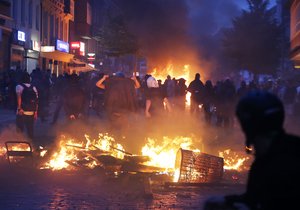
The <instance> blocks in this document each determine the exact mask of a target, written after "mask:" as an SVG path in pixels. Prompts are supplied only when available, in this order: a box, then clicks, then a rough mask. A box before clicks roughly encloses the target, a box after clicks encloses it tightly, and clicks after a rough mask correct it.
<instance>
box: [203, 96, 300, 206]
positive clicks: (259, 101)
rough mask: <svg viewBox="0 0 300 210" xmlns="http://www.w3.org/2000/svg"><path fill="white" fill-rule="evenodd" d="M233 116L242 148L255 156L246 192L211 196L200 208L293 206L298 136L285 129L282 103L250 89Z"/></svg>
mask: <svg viewBox="0 0 300 210" xmlns="http://www.w3.org/2000/svg"><path fill="white" fill-rule="evenodd" d="M236 115H237V118H238V120H239V122H240V125H241V128H242V130H243V132H244V134H245V137H246V141H245V146H246V151H247V153H253V154H254V157H255V159H254V161H253V163H252V165H251V168H250V171H249V174H248V181H247V187H246V192H245V193H244V194H241V195H227V196H225V197H222V198H219V199H216V198H211V199H209V200H208V201H207V202H206V204H205V206H204V209H205V210H210V209H224V208H225V207H229V206H230V207H234V206H235V207H237V206H241V204H243V205H244V207H247V208H244V209H259V210H262V209H263V210H271V209H297V207H296V206H299V203H298V199H299V198H298V191H299V189H300V179H299V176H300V172H299V168H300V138H299V137H297V136H294V135H291V134H287V133H286V132H285V130H284V127H283V124H284V115H285V113H284V107H283V104H282V102H281V101H280V99H279V98H278V97H277V96H276V95H274V94H271V93H269V92H265V91H251V92H249V93H248V94H247V95H245V96H244V97H242V98H241V99H240V101H239V102H238V104H237V107H236ZM236 209H238V208H236Z"/></svg>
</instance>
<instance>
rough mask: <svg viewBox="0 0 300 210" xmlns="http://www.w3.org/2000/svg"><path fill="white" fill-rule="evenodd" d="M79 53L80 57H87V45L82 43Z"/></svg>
mask: <svg viewBox="0 0 300 210" xmlns="http://www.w3.org/2000/svg"><path fill="white" fill-rule="evenodd" d="M79 52H80V55H82V56H85V44H84V43H83V42H80V48H79Z"/></svg>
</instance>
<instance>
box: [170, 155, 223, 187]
mask: <svg viewBox="0 0 300 210" xmlns="http://www.w3.org/2000/svg"><path fill="white" fill-rule="evenodd" d="M223 166H224V159H223V158H221V157H217V156H213V155H209V154H205V153H202V152H200V153H195V152H193V151H191V150H184V149H179V150H178V152H177V155H176V163H175V168H176V169H179V179H178V182H179V183H214V182H219V181H221V179H222V176H223Z"/></svg>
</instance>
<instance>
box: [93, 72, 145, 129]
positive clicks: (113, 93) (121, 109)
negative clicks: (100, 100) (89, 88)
mask: <svg viewBox="0 0 300 210" xmlns="http://www.w3.org/2000/svg"><path fill="white" fill-rule="evenodd" d="M96 86H97V87H99V88H101V89H104V90H105V93H104V107H105V110H106V113H107V115H108V118H109V120H110V123H111V128H112V129H117V130H122V129H124V128H126V127H128V125H129V124H128V114H129V113H130V112H135V111H136V110H137V107H138V105H137V94H136V89H137V88H140V83H139V81H138V80H137V78H136V76H133V77H131V78H126V77H125V75H124V73H123V72H117V73H116V74H115V75H114V76H109V75H104V76H103V77H102V78H101V79H100V80H99V81H98V82H97V83H96Z"/></svg>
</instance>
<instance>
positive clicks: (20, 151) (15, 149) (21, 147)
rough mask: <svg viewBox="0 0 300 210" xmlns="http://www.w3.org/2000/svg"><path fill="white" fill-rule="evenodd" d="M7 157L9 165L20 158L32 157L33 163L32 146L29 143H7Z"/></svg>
mask: <svg viewBox="0 0 300 210" xmlns="http://www.w3.org/2000/svg"><path fill="white" fill-rule="evenodd" d="M5 147H6V155H7V160H8V163H9V164H11V163H12V160H16V159H19V158H26V157H30V158H31V159H32V163H33V152H32V147H31V144H30V143H29V142H27V141H6V142H5Z"/></svg>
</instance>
